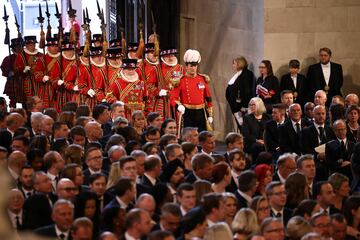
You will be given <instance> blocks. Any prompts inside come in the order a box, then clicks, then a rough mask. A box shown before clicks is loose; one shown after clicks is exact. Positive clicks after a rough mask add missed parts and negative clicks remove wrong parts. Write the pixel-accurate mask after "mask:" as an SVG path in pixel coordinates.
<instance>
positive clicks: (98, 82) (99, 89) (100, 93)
mask: <svg viewBox="0 0 360 240" xmlns="http://www.w3.org/2000/svg"><path fill="white" fill-rule="evenodd" d="M90 61H91V65H92V74H93V76H94V79H95V89H94V90H95V93H96V99H97V101H98V102H101V101H102V100H103V99H105V96H106V95H105V94H106V91H107V88H108V86H109V83H108V77H107V66H106V63H105V61H106V59H104V61H103V62H102V63H100V64H97V63H95V62H94V61H93V60H92V59H90Z"/></svg>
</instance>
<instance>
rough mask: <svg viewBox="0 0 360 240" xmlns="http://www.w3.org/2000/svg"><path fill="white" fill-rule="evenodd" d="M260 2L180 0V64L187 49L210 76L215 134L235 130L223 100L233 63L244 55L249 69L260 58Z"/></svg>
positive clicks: (244, 0) (229, 112)
mask: <svg viewBox="0 0 360 240" xmlns="http://www.w3.org/2000/svg"><path fill="white" fill-rule="evenodd" d="M263 10H264V3H263V0H251V1H249V0H181V10H180V62H181V63H183V54H184V52H185V51H186V49H188V48H191V49H197V50H199V51H200V53H201V55H202V62H201V64H200V71H201V72H203V73H206V74H208V75H210V77H211V80H212V84H211V91H212V95H213V101H214V102H215V109H214V110H215V121H214V122H215V133H216V135H217V138H218V139H223V137H224V136H223V135H224V132H225V133H226V132H229V131H231V130H234V129H235V128H234V127H233V126H234V125H233V119H232V115H231V111H230V108H229V107H228V104H227V102H226V99H225V89H226V86H227V82H228V81H229V79H230V78H231V77H232V76H233V74H234V73H233V71H232V68H231V65H232V59H234V58H235V57H237V56H240V55H243V56H245V57H246V58H247V60H248V62H249V65H250V69H253V68H254V66H255V69H257V67H256V66H257V64H258V62H259V61H261V59H262V58H263V52H264V48H263V46H264V44H263V42H264V38H263V33H264V31H263V29H264V25H263V19H264V18H263V15H264V12H263Z"/></svg>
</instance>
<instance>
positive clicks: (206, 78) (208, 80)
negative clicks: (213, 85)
mask: <svg viewBox="0 0 360 240" xmlns="http://www.w3.org/2000/svg"><path fill="white" fill-rule="evenodd" d="M198 74H199V75H200V76H202V77H204V78H205V81H206V82H207V83H209V82H210V76H209V75H206V74H203V73H198Z"/></svg>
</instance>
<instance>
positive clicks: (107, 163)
mask: <svg viewBox="0 0 360 240" xmlns="http://www.w3.org/2000/svg"><path fill="white" fill-rule="evenodd" d="M270 64H271V63H270ZM291 64H295V65H290V67H294V66H295V67H296V66H297V65H296V62H295V63H294V62H291ZM260 66H261V67H264V68H267V67H268V66H269V62H266V61H263V62H262V64H261V65H260ZM261 71H262V75H264V76H265V75H266V74H268V73H267V72H266V70H261ZM274 79H275V77H274V76H273V75H272V77H271V78H270V80H271V82H273V81H274ZM264 81H267V80H266V77H264V78H263V79H258V83H259V84H262V83H263V82H264ZM276 81H277V80H276ZM271 84H273V83H271ZM271 84H270V83H269V87H270V86H272V85H271ZM275 85H276V84H274V86H275ZM265 86H266V85H265ZM264 88H265V87H264ZM280 89H281V93H279V95H278V96H272V97H268V96H265V95H258V96H253V97H252V98H249V103H248V106H247V107H248V111H247V112H246V113H244V115H243V122H241V123H239V122H238V125H237V126H238V127H239V130H240V131H237V132H236V131H234V132H229V133H225V134H224V136H225V137H224V139H222V141H223V142H224V143H225V146H226V150H225V152H221V151H217V150H218V148H217V146H216V144H217V142H216V141H215V135H214V133H213V132H209V131H202V132H198V130H197V128H196V127H185V128H182V129H181V131H180V133H181V134H180V135H177V133H178V132H179V131H178V130H177V128H178V126H177V124H176V121H175V120H174V119H162V118H161V117H159V114H158V113H155V112H154V113H150V114H148V115H147V116H146V117H145V116H144V114H143V113H142V112H141V111H134V112H133V116H132V118H131V119H132V121H130V122H129V121H128V120H127V119H126V118H125V115H124V113H125V111H124V105H123V104H122V103H121V102H115V103H113V104H112V105H111V106H109V105H106V104H99V105H96V106H95V107H94V108H93V109H89V107H88V106H86V105H80V106H78V105H77V104H76V103H74V102H69V103H67V104H66V105H65V107H64V109H63V111H62V112H61V113H58V112H57V111H56V110H55V109H52V108H47V109H43V108H42V106H41V100H40V99H39V98H38V97H36V96H35V97H31V98H30V99H29V100H28V104H27V109H26V110H24V109H11V110H10V111H7V106H6V102H5V101H4V99H0V108H1V111H0V128H1V130H0V163H1V166H2V168H3V169H2V173H1V174H3V175H4V176H5V175H6V176H7V177H8V180H9V181H8V182H9V189H8V190H5V189H3V190H2V191H3V194H2V197H3V198H6V199H5V200H4V202H5V203H6V205H5V206H3V209H2V215H3V217H4V218H5V219H6V222H7V223H8V225H9V229H11V231H13V232H14V233H17V234H22V233H25V232H32V234H36V235H38V236H44V237H49V238H52V239H107V240H109V239H118V240H120V239H126V240H139V239H150V240H164V239H166V240H170V239H185V240H190V239H223V240H230V239H237V240H242V239H266V240H271V239H276V240H278V239H279V240H281V239H285V238H287V239H305V240H306V239H335V240H340V239H360V195H358V193H359V191H360V143H359V142H358V141H359V139H360V138H359V137H360V135H359V134H360V131H359V130H358V129H359V113H360V109H359V107H358V104H359V99H358V96H357V95H356V94H353V93H352V94H348V95H346V96H345V97H344V98H343V97H341V96H340V95H334V96H332V98H331V99H327V97H328V96H329V94H328V93H326V91H325V90H321V89H320V90H317V91H315V92H314V98H313V101H308V99H307V100H305V99H306V98H305V97H304V98H303V99H301V98H300V100H301V101H300V100H299V99H298V97H299V95H298V94H300V93H297V92H295V91H294V90H293V89H292V90H291V89H288V88H287V87H286V86H285V83H284V82H281V83H280V85H279V89H277V87H276V86H275V90H276V91H279V90H280ZM260 90H262V91H263V90H264V89H263V88H261V89H260ZM295 93H296V94H295ZM295 95H296V96H295ZM264 98H265V99H266V101H264ZM295 98H296V99H297V101H294V99H295ZM269 113H271V114H269Z"/></svg>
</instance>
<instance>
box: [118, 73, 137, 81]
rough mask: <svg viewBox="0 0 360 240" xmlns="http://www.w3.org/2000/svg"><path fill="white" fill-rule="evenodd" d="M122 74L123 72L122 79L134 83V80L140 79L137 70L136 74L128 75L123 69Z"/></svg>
mask: <svg viewBox="0 0 360 240" xmlns="http://www.w3.org/2000/svg"><path fill="white" fill-rule="evenodd" d="M120 74H121V77H122V79H124V80H125V81H127V82H131V83H132V82H136V81H137V80H139V76H138V74H137V72H135V74H134V76H126V75H125V74H124V72H123V70H121V72H120Z"/></svg>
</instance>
